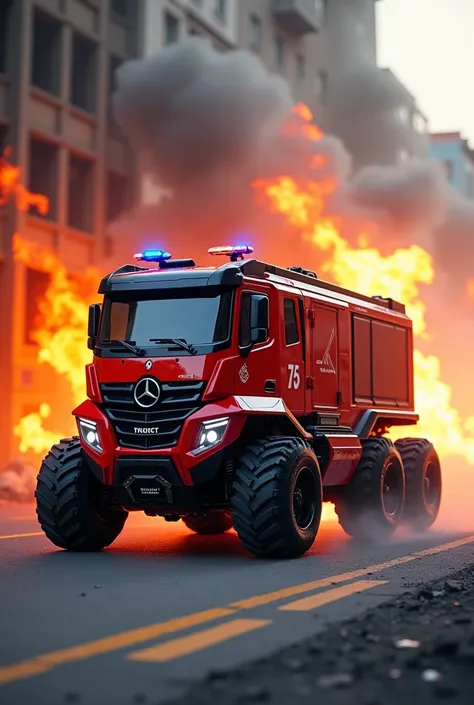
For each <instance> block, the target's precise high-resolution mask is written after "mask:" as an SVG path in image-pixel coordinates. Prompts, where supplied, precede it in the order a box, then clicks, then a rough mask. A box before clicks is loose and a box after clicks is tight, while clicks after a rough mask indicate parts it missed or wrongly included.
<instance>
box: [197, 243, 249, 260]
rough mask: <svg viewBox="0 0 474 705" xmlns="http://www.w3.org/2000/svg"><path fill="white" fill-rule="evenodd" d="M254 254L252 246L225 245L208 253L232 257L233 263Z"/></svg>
mask: <svg viewBox="0 0 474 705" xmlns="http://www.w3.org/2000/svg"><path fill="white" fill-rule="evenodd" d="M252 252H253V247H251V246H250V245H234V246H231V245H224V246H221V247H210V248H209V249H208V253H209V254H210V255H227V256H228V257H230V260H231V262H237V260H239V259H243V258H244V255H251V254H252Z"/></svg>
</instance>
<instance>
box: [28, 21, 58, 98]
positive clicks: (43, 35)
mask: <svg viewBox="0 0 474 705" xmlns="http://www.w3.org/2000/svg"><path fill="white" fill-rule="evenodd" d="M60 56H61V25H60V23H59V22H56V20H54V19H52V18H51V17H49V16H48V15H46V14H45V13H44V12H40V11H39V10H36V11H35V15H34V22H33V52H32V56H31V83H32V85H33V86H36V87H37V88H41V89H42V90H43V91H47V92H48V93H52V94H53V95H59V91H60V73H59V72H60V68H61V59H60Z"/></svg>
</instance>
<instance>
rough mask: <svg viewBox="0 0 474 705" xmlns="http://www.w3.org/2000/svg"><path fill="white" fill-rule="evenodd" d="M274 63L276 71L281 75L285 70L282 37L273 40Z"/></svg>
mask: <svg viewBox="0 0 474 705" xmlns="http://www.w3.org/2000/svg"><path fill="white" fill-rule="evenodd" d="M275 63H276V67H277V70H278V71H280V73H282V72H283V70H284V68H285V42H284V41H283V39H282V37H277V38H276V39H275Z"/></svg>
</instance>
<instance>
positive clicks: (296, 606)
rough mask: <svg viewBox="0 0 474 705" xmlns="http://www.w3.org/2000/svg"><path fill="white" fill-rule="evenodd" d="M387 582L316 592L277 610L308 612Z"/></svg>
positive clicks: (363, 581)
mask: <svg viewBox="0 0 474 705" xmlns="http://www.w3.org/2000/svg"><path fill="white" fill-rule="evenodd" d="M387 582H388V581H387V580H358V581H357V582H356V583H350V584H349V585H341V587H337V588H333V589H332V590H326V591H325V592H318V593H316V595H310V596H309V597H302V598H301V600H295V601H294V602H288V603H287V604H286V605H281V607H279V608H278V609H279V610H282V611H285V612H309V611H310V610H315V609H317V608H318V607H323V605H329V604H330V603H331V602H336V600H342V598H343V597H349V595H354V594H355V593H356V592H363V591H364V590H371V589H372V588H374V587H378V586H379V585H386V584H387Z"/></svg>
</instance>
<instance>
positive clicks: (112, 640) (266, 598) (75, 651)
mask: <svg viewBox="0 0 474 705" xmlns="http://www.w3.org/2000/svg"><path fill="white" fill-rule="evenodd" d="M469 543H474V535H473V536H468V537H466V538H464V539H459V540H457V541H451V542H450V543H445V544H440V545H438V546H434V547H433V548H429V549H426V550H424V551H418V552H415V553H411V554H410V555H408V556H402V557H400V558H394V559H393V560H391V561H387V562H385V563H379V564H377V565H373V566H368V567H367V568H363V569H361V570H355V571H352V572H348V573H342V574H340V575H332V576H330V577H328V578H323V579H321V580H313V581H311V582H307V583H303V584H301V585H294V586H292V587H290V588H283V589H281V590H276V591H274V592H270V593H267V594H265V595H257V596H256V597H251V598H247V599H245V600H240V601H238V602H234V603H232V604H231V605H228V606H227V607H223V608H215V609H210V610H205V611H204V612H197V613H195V614H190V615H187V616H185V617H178V618H176V619H170V620H168V621H166V622H157V623H156V624H151V625H149V626H147V627H140V628H138V629H132V630H130V631H126V632H121V633H119V634H115V635H113V636H109V637H103V638H101V639H96V640H95V641H89V642H85V643H84V644H79V645H78V646H72V647H69V648H66V649H60V650H58V651H52V652H50V653H47V654H43V655H41V656H35V657H33V658H31V659H27V660H25V661H20V662H18V663H16V664H12V665H10V666H3V667H0V684H6V683H11V682H12V681H17V680H22V679H24V678H29V677H30V676H34V675H37V674H39V673H45V672H46V671H51V670H53V669H54V668H57V667H58V666H61V665H63V664H66V663H71V662H73V661H81V660H83V659H87V658H90V657H92V656H97V655H100V654H105V653H109V652H111V651H116V650H118V649H122V648H125V647H127V646H134V645H135V644H139V643H143V642H145V641H150V640H151V639H154V638H156V637H160V636H163V635H165V634H170V633H172V632H177V631H181V630H184V629H187V628H189V627H192V626H196V625H199V624H203V623H205V622H211V621H212V620H214V619H219V618H220V617H226V616H229V615H233V614H235V612H236V611H237V610H246V609H252V608H253V607H258V606H259V605H266V604H269V603H271V602H276V601H278V600H283V599H285V598H287V597H292V596H293V595H300V594H302V593H305V592H311V591H313V590H317V589H319V588H321V587H327V586H328V585H331V584H337V583H343V582H349V581H350V580H356V579H357V578H360V577H364V576H366V575H368V574H369V573H380V572H381V571H383V570H386V569H388V568H393V567H395V566H398V565H403V564H404V563H410V562H411V561H415V560H417V559H418V558H421V557H422V556H429V555H436V554H438V553H442V552H444V551H450V550H452V549H454V548H459V547H460V546H464V545H466V544H469ZM379 584H380V583H379Z"/></svg>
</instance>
